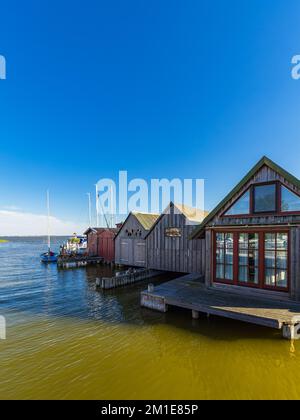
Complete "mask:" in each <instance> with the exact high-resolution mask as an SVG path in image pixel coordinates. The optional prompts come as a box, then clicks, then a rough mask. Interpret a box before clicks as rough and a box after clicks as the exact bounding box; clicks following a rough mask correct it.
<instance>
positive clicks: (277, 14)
mask: <svg viewBox="0 0 300 420" xmlns="http://www.w3.org/2000/svg"><path fill="white" fill-rule="evenodd" d="M299 19H300V2H299V0H291V1H289V2H287V1H283V0H235V1H233V0H222V1H221V0H216V1H213V2H212V1H208V0H207V1H201V0H195V1H192V0H185V1H183V0H182V1H176V0H172V1H166V0H165V1H164V0H151V1H142V0H140V1H131V0H128V1H124V0H122V1H121V0H120V1H101V0H98V1H96V0H95V1H90V0H85V1H75V0H73V1H64V0H59V1H57V0H53V1H51V2H47V4H46V2H41V1H30V0H28V1H26V2H20V1H15V0H11V1H9V2H4V3H3V4H2V5H1V25H0V54H3V55H4V56H5V57H6V60H7V80H6V81H0V139H1V140H0V141H1V148H0V158H1V165H0V208H3V207H9V206H16V207H19V208H20V209H22V211H24V212H33V213H43V212H44V207H45V189H46V188H50V190H51V197H52V201H53V211H54V213H55V215H56V216H57V217H59V218H62V219H68V220H73V221H75V222H86V221H87V204H86V196H85V193H86V192H87V191H91V192H94V186H93V185H94V183H95V182H96V181H97V180H98V179H99V178H101V177H115V176H116V175H117V173H118V171H119V170H122V169H127V170H128V172H129V177H130V178H132V177H141V178H151V177H167V178H172V177H178V176H180V177H182V178H190V177H193V178H205V180H206V207H207V208H208V209H211V208H212V207H213V206H214V205H215V204H217V203H218V201H219V200H220V199H221V198H223V197H224V195H225V194H226V193H227V192H228V190H230V189H231V188H232V187H233V186H234V185H235V183H236V182H237V181H239V180H240V178H241V177H242V176H243V175H244V174H245V172H246V171H247V170H248V169H250V167H252V166H253V165H254V164H255V163H256V161H257V160H258V159H260V158H261V156H262V155H268V156H269V157H270V158H271V159H273V160H275V161H276V162H277V163H279V164H280V165H281V166H284V167H285V168H286V169H287V170H289V171H291V172H292V173H293V174H294V175H296V176H298V177H300V164H299V162H300V159H299V158H300V118H299V117H300V80H299V81H295V80H293V79H292V78H291V75H290V73H291V67H292V66H291V57H292V56H293V55H295V54H300V25H299Z"/></svg>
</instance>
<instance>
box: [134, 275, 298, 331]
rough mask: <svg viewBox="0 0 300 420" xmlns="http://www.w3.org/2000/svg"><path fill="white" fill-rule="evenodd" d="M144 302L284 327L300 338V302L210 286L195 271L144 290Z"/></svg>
mask: <svg viewBox="0 0 300 420" xmlns="http://www.w3.org/2000/svg"><path fill="white" fill-rule="evenodd" d="M141 305H142V306H145V307H148V308H151V309H156V310H159V311H162V312H166V311H167V308H168V305H171V306H176V307H181V308H185V309H190V310H192V311H193V312H192V313H193V316H194V317H197V314H198V312H203V313H206V314H211V315H217V316H222V317H226V318H231V319H235V320H238V321H244V322H249V323H252V324H257V325H262V326H266V327H270V328H276V329H282V330H283V334H284V336H285V337H286V338H295V339H296V338H300V334H299V332H298V330H300V325H299V324H300V304H297V303H295V302H293V301H291V300H286V301H283V300H282V301H279V300H278V301H277V300H274V299H268V298H264V297H260V296H259V297H258V296H247V295H244V294H238V293H236V292H230V291H228V290H226V291H225V290H219V289H216V288H207V287H206V286H205V285H204V284H202V283H201V282H200V281H199V278H198V277H197V275H195V274H190V275H187V276H183V277H180V278H178V279H175V280H171V281H169V282H166V283H164V284H161V285H159V286H156V287H155V288H154V290H153V291H151V292H149V291H143V292H142V294H141Z"/></svg>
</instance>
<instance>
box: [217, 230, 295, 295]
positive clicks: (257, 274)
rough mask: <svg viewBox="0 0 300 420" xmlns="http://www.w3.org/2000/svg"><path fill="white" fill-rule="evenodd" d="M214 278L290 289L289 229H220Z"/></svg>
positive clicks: (243, 284)
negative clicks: (255, 230) (245, 230)
mask: <svg viewBox="0 0 300 420" xmlns="http://www.w3.org/2000/svg"><path fill="white" fill-rule="evenodd" d="M214 273H215V274H214V279H215V281H217V282H225V283H230V284H235V285H242V286H252V287H258V288H266V289H269V288H271V289H274V290H287V289H288V233H286V232H272V231H271V232H268V231H266V232H264V231H261V230H260V231H258V232H243V231H241V232H234V233H231V232H217V233H216V234H215V266H214Z"/></svg>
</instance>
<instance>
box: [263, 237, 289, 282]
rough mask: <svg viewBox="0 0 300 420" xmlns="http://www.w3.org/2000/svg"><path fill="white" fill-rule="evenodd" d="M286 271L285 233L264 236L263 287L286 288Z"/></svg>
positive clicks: (286, 242)
mask: <svg viewBox="0 0 300 420" xmlns="http://www.w3.org/2000/svg"><path fill="white" fill-rule="evenodd" d="M287 270H288V235H287V233H266V234H265V285H266V286H270V287H277V288H286V287H287V284H288V280H287Z"/></svg>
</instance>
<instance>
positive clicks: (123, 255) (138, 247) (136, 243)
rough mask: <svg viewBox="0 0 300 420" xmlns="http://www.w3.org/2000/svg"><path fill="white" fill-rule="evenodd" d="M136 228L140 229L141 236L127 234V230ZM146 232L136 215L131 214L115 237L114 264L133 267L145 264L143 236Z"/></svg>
mask: <svg viewBox="0 0 300 420" xmlns="http://www.w3.org/2000/svg"><path fill="white" fill-rule="evenodd" d="M137 229H140V230H141V236H140V235H139V236H138V237H137V236H128V233H127V232H126V231H127V230H128V231H132V230H133V231H134V232H135V231H136V230H137ZM147 232H148V231H147V230H145V229H144V228H143V226H142V225H141V224H140V223H139V222H138V220H137V219H136V217H135V216H134V215H132V214H131V215H130V217H129V218H128V219H127V221H126V223H125V224H124V225H123V226H122V228H121V230H120V232H119V234H118V236H117V237H116V239H115V262H116V264H122V265H128V266H133V267H145V266H146V242H145V236H146V233H147Z"/></svg>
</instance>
